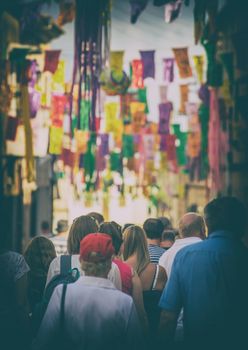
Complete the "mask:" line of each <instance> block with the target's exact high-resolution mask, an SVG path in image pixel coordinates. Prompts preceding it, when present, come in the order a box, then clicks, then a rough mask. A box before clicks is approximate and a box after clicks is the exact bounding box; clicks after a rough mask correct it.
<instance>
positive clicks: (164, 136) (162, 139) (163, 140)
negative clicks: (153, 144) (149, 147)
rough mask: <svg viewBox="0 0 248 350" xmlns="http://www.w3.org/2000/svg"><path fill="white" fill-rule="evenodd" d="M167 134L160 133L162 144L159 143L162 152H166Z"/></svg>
mask: <svg viewBox="0 0 248 350" xmlns="http://www.w3.org/2000/svg"><path fill="white" fill-rule="evenodd" d="M166 137H167V135H166V134H162V135H160V145H159V150H160V151H161V152H165V151H166Z"/></svg>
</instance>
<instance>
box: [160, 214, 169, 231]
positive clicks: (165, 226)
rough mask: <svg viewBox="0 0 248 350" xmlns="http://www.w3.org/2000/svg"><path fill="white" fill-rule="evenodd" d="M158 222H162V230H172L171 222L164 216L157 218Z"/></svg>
mask: <svg viewBox="0 0 248 350" xmlns="http://www.w3.org/2000/svg"><path fill="white" fill-rule="evenodd" d="M158 220H160V221H161V222H162V224H163V226H164V230H170V229H172V224H171V221H170V220H169V219H168V218H167V217H166V216H160V217H159V218H158Z"/></svg>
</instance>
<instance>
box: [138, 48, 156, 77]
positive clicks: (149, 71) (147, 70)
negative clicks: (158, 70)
mask: <svg viewBox="0 0 248 350" xmlns="http://www.w3.org/2000/svg"><path fill="white" fill-rule="evenodd" d="M154 55H155V50H151V51H140V56H141V60H142V62H143V79H145V78H153V79H154V78H155V63H154Z"/></svg>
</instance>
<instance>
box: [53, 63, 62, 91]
mask: <svg viewBox="0 0 248 350" xmlns="http://www.w3.org/2000/svg"><path fill="white" fill-rule="evenodd" d="M64 85H65V61H63V60H61V61H59V63H58V67H57V69H56V72H55V73H54V74H53V77H52V90H53V91H58V92H59V91H63V92H64Z"/></svg>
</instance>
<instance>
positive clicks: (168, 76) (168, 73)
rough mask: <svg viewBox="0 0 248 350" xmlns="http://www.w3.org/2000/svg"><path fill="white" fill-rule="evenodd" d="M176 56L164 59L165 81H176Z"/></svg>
mask: <svg viewBox="0 0 248 350" xmlns="http://www.w3.org/2000/svg"><path fill="white" fill-rule="evenodd" d="M174 62H175V60H174V58H164V59H163V73H164V81H165V82H166V83H171V82H172V81H174Z"/></svg>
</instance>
